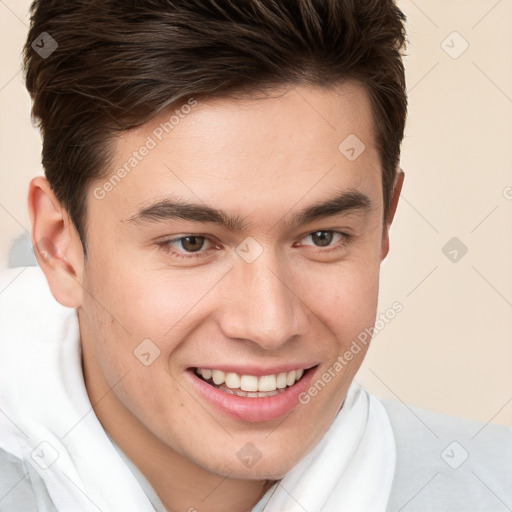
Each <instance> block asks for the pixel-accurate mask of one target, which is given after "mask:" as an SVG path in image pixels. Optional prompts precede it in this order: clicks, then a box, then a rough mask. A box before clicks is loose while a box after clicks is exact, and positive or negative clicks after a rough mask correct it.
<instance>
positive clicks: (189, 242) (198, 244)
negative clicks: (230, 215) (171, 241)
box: [178, 236, 205, 252]
mask: <svg viewBox="0 0 512 512" xmlns="http://www.w3.org/2000/svg"><path fill="white" fill-rule="evenodd" d="M178 240H179V241H180V243H181V246H182V247H183V249H185V251H187V252H196V251H199V250H201V249H202V248H203V245H204V240H205V238H204V236H184V237H182V238H179V239H178Z"/></svg>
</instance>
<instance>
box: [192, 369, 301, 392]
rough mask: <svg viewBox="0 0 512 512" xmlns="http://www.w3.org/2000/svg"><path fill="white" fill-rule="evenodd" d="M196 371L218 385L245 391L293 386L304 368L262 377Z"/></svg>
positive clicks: (271, 389) (219, 371) (218, 371)
mask: <svg viewBox="0 0 512 512" xmlns="http://www.w3.org/2000/svg"><path fill="white" fill-rule="evenodd" d="M196 372H197V373H198V374H199V375H201V376H202V377H203V379H205V380H208V379H210V378H211V379H213V382H214V383H215V384H216V385H217V386H220V385H221V384H224V383H225V384H226V386H227V387H228V388H231V389H237V388H240V389H241V390H243V391H275V390H276V389H283V388H285V387H286V386H293V384H295V383H296V382H297V381H298V380H299V379H300V378H301V377H302V375H303V373H304V370H292V371H290V372H282V373H278V374H274V375H262V376H261V377H256V376H255V375H238V373H233V372H223V371H222V370H209V369H203V368H198V369H197V370H196Z"/></svg>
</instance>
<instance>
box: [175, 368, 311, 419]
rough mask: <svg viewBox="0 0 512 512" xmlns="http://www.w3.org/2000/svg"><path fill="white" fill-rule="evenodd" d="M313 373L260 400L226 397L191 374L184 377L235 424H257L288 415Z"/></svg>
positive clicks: (233, 396)
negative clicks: (243, 422) (240, 422)
mask: <svg viewBox="0 0 512 512" xmlns="http://www.w3.org/2000/svg"><path fill="white" fill-rule="evenodd" d="M315 370H316V368H311V369H309V370H308V371H307V372H306V373H305V374H304V375H303V376H302V378H301V379H300V380H299V381H298V382H297V383H296V384H294V385H293V386H291V387H289V388H287V389H286V391H283V392H281V393H279V394H277V395H274V396H266V397H261V398H250V397H244V396H236V395H230V394H229V393H226V392H224V391H221V390H220V389H217V388H215V387H213V386H211V385H210V384H208V383H207V382H205V381H204V380H203V379H201V378H199V377H198V376H197V375H196V374H195V372H194V371H193V370H188V371H186V372H185V373H186V374H187V375H188V376H189V378H190V379H191V381H192V384H193V385H194V387H195V388H196V389H197V390H198V391H199V393H200V394H201V395H202V396H203V397H204V398H206V400H207V401H208V402H210V403H211V404H213V405H214V406H215V407H217V408H218V409H220V410H221V411H222V412H224V413H225V414H227V415H228V416H231V417H232V418H234V419H236V420H239V421H246V422H249V423H257V422H263V421H271V420H275V419H278V418H280V417H282V416H284V415H286V414H288V413H290V412H291V411H292V409H293V408H294V407H296V406H297V404H299V395H300V394H301V393H302V392H304V391H305V390H306V389H307V388H308V386H309V382H310V381H311V379H312V377H313V374H314V373H315Z"/></svg>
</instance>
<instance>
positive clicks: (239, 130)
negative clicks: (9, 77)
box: [0, 0, 512, 512]
mask: <svg viewBox="0 0 512 512" xmlns="http://www.w3.org/2000/svg"><path fill="white" fill-rule="evenodd" d="M404 19H405V18H404V16H403V14H402V13H401V12H400V10H399V9H398V8H397V7H396V5H395V4H394V3H393V2H392V1H391V0H389V1H383V0H378V1H377V0H373V1H361V2H351V1H334V0H331V1H325V0H324V1H320V0H296V1H290V2H279V3H277V2H273V1H271V0H268V1H264V0H253V1H250V2H249V1H248V2H236V1H234V0H223V1H215V0H195V1H189V2H171V1H164V0H159V1H158V0H154V1H142V2H120V1H114V0H105V1H102V2H91V1H89V2H87V1H83V0H82V1H79V0H71V1H69V2H65V3H63V2H55V1H48V0H36V1H35V2H34V4H33V6H32V20H31V27H30V32H29V35H28V38H27V43H26V47H25V66H26V82H27V88H28V90H29V92H30V94H31V96H32V99H33V102H34V103H33V115H34V118H35V119H36V120H37V122H38V123H39V125H40V128H41V132H42V135H43V155H42V160H43V165H44V168H45V178H43V177H38V178H34V179H33V180H32V182H31V184H30V190H29V198H28V204H29V212H30V217H31V222H32V242H33V245H34V249H35V254H36V257H37V259H38V263H39V267H40V268H39V267H38V268H33V269H29V270H27V271H25V272H24V273H23V274H22V275H20V276H19V277H18V278H17V279H16V281H15V282H13V283H12V284H11V285H10V286H8V287H7V288H6V290H5V292H4V293H3V294H2V295H1V296H0V297H1V299H0V300H1V301H2V302H1V308H2V310H1V313H0V318H1V319H2V324H1V329H2V331H1V335H2V340H5V341H4V342H3V346H2V350H3V351H4V358H3V359H4V363H3V365H4V367H5V368H3V371H2V378H3V382H2V384H3V386H2V411H3V413H4V414H3V415H2V428H3V430H4V431H5V432H6V435H5V436H4V437H3V439H2V444H1V452H0V453H1V455H2V457H1V468H2V469H1V470H2V474H3V475H5V478H4V480H3V482H4V483H3V484H2V485H3V487H2V494H1V496H0V498H1V501H0V507H1V510H24V511H25V510H59V511H60V510H104V511H111V510H113V511H115V510H122V511H129V510H134V511H135V510H137V511H140V510H168V511H178V510H179V511H182V510H183V511H187V510H188V511H200V512H202V511H209V512H220V511H223V512H228V511H229V512H238V511H249V510H253V511H267V512H269V511H276V512H277V511H296V510H297V511H299V510H306V511H313V510H317V511H325V512H331V511H338V510H340V511H341V510H350V511H368V510H372V511H373V510H375V511H380V510H401V509H403V510H502V509H506V507H510V506H512V493H511V489H512V485H510V483H511V481H512V462H511V461H512V434H511V432H510V429H507V428H505V427H496V426H490V425H479V424H477V423H473V422H466V421H464V420H456V419H452V418H447V417H443V416H441V415H437V414H435V413H428V412H421V411H417V410H414V409H411V408H407V407H405V406H403V405H400V404H396V403H393V402H389V401H386V400H381V399H378V398H376V397H373V396H371V395H370V394H368V393H367V392H366V391H365V390H364V389H362V388H361V387H360V386H359V385H358V384H357V383H356V382H355V381H354V380H353V379H354V376H355V374H356V372H357V370H358V369H359V367H360V365H361V363H362V360H363V358H364V355H365V353H366V351H367V349H368V344H369V343H368V341H369V340H368V339H367V338H368V336H366V338H365V337H364V336H363V335H362V333H367V332H371V330H372V326H373V325H374V324H375V320H376V308H377V296H378V284H379V268H380V263H381V261H382V260H383V259H384V258H385V257H386V255H387V253H388V251H389V236H388V233H389V227H390V225H391V223H392V220H393V216H394V214H395V211H396V207H397V203H398V199H399V196H400V191H401V188H402V183H403V179H404V174H403V172H402V171H401V170H400V169H399V167H398V165H399V155H400V144H401V140H402V137H403V130H404V124H405V117H406V103H407V102H406V95H405V81H404V70H403V65H402V60H401V50H402V48H403V45H404V40H405V34H404V27H403V22H404ZM8 279H12V276H8ZM6 283H7V281H6ZM392 309H393V310H394V311H395V312H399V311H400V304H396V305H393V307H392ZM429 430H430V431H429ZM465 454H466V455H465ZM500 507H501V508H500Z"/></svg>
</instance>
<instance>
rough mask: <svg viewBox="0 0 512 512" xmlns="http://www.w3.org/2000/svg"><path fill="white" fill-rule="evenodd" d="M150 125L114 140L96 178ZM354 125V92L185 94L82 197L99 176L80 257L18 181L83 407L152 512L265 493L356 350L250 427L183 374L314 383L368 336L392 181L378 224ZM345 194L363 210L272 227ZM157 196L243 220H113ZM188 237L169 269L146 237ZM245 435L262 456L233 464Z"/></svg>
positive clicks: (371, 178) (311, 437) (373, 184)
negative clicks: (188, 101)
mask: <svg viewBox="0 0 512 512" xmlns="http://www.w3.org/2000/svg"><path fill="white" fill-rule="evenodd" d="M168 118H169V113H165V114H162V115H161V116H159V117H158V118H156V119H154V120H153V121H151V122H150V123H148V124H146V125H144V126H142V127H140V128H137V129H136V130H132V131H130V132H128V133H125V134H123V135H122V136H120V137H119V138H118V139H117V140H116V141H115V158H114V161H113V162H112V166H111V168H110V171H109V176H110V175H111V174H112V173H114V172H115V171H116V169H118V168H119V167H121V166H122V165H123V163H124V162H126V160H127V159H128V158H129V157H130V155H131V154H132V152H133V151H134V150H136V149H137V148H139V147H140V146H142V145H143V144H144V142H145V141H146V140H147V137H148V135H151V133H152V131H153V130H154V129H155V127H157V126H158V125H159V123H161V122H162V121H164V120H167V119H168ZM372 129H373V121H372V117H371V113H370V103H369V100H368V97H367V96H366V93H365V92H364V90H363V88H362V86H361V85H359V84H358V83H356V82H345V83H344V84H342V85H338V86H336V87H333V88H330V89H327V88H319V87H312V86H301V87H296V88H281V89H275V90H274V91H273V92H272V94H269V95H267V96H265V97H263V96H261V97H259V98H227V99H216V100H208V101H204V100H201V101H200V102H198V105H197V106H195V107H194V108H193V109H192V111H191V113H190V114H188V115H187V116H184V118H183V119H181V120H180V123H179V125H178V126H176V127H175V128H174V129H173V131H172V132H171V133H170V134H169V135H168V136H166V137H165V138H164V139H163V140H162V141H161V142H160V143H159V144H158V145H157V146H156V147H155V148H154V149H152V150H151V151H150V152H149V154H148V155H147V156H146V157H145V158H144V159H142V161H140V162H139V163H138V165H137V167H136V168H135V169H134V170H132V171H131V173H130V174H128V175H127V176H126V177H125V178H124V179H123V180H122V181H121V183H119V184H117V185H116V186H115V187H114V188H113V190H111V191H110V192H108V193H107V194H106V195H105V197H104V198H103V199H97V198H96V197H94V195H93V190H94V188H95V187H97V186H102V185H103V184H104V183H105V179H103V180H98V182H96V183H94V184H93V185H91V187H90V188H89V190H88V191H87V212H88V213H87V233H86V237H87V243H88V256H87V259H84V256H83V252H82V247H81V244H80V241H79V238H78V235H77V233H76V231H75V229H74V227H73V225H72V224H71V222H70V219H69V217H68V215H67V213H66V211H65V210H64V208H63V207H62V206H61V205H60V204H59V202H58V201H57V200H56V198H55V197H54V195H53V193H52V192H51V190H50V188H49V185H48V183H47V181H46V180H45V179H44V178H43V177H37V178H34V179H33V180H32V182H31V184H30V190H29V211H30V217H31V222H32V241H33V244H34V245H36V244H37V243H38V241H40V240H42V239H46V240H49V241H50V242H51V246H52V247H53V248H54V250H53V252H52V253H51V257H48V256H47V257H46V258H45V257H43V255H42V254H40V253H38V261H39V264H40V265H41V267H42V269H43V271H44V273H45V275H46V277H47V280H48V283H49V286H50V288H51V291H52V294H53V295H54V297H55V298H56V300H57V301H58V302H60V303H61V304H63V305H64V306H68V307H73V308H77V312H78V320H79V327H80V334H81V342H82V347H83V368H84V376H85V383H86V388H87V391H88V394H89V397H90V399H91V403H92V404H93V406H94V410H95V412H96V415H97V417H98V419H99V421H100V422H101V423H102V425H103V427H104V428H105V430H106V431H107V432H108V433H109V434H110V435H111V436H112V437H113V439H114V440H115V441H116V443H117V444H118V445H119V446H120V447H121V448H122V449H123V451H124V452H125V453H126V454H127V455H128V456H129V457H130V459H131V460H133V461H134V463H135V464H136V465H137V466H138V467H139V469H140V470H141V471H142V472H143V474H144V475H145V476H146V477H147V479H148V480H149V482H150V483H151V484H152V485H153V487H154V489H155V490H156V492H157V494H158V495H159V496H160V498H161V499H162V501H163V502H164V504H165V506H166V507H167V508H168V510H190V509H192V507H195V509H197V510H198V511H202V510H208V511H211V512H221V511H223V512H227V511H229V512H234V511H245V510H250V508H251V507H252V506H254V505H255V503H256V502H257V501H258V500H259V499H260V497H261V495H262V493H263V492H264V491H265V483H266V482H267V481H274V480H277V479H279V478H282V477H283V476H284V475H285V474H286V472H287V471H289V470H290V469H291V468H292V467H293V466H294V465H295V464H297V463H298V462H299V461H300V460H301V459H302V458H303V457H304V456H305V455H306V453H308V452H309V451H310V450H311V449H312V448H313V447H314V446H315V444H316V443H317V442H318V441H319V440H320V438H321V437H322V435H323V434H324V433H325V431H326V430H327V429H328V427H329V425H330V424H331V423H332V421H333V419H334V417H335V415H336V414H337V412H338V411H339V409H340V407H341V406H342V404H343V400H344V397H345V395H346V392H347V390H348V387H349V385H350V383H351V382H352V379H353V377H354V375H355V373H356V372H357V370H358V368H359V367H360V365H361V363H362V360H363V358H364V355H365V353H366V350H364V347H363V350H361V352H360V353H359V354H357V355H356V356H354V358H353V359H352V360H351V361H350V363H349V364H348V365H347V366H345V367H344V368H343V371H341V372H339V373H338V374H337V375H336V377H335V378H334V379H333V380H332V381H331V382H330V383H329V384H328V385H327V386H326V387H325V389H323V390H322V391H321V392H319V393H318V394H317V395H316V396H315V397H314V398H312V399H311V401H310V402H309V403H308V404H307V405H302V404H298V405H297V406H296V407H295V408H294V409H293V410H292V412H291V413H290V414H289V415H288V416H286V417H285V418H279V419H278V420H272V421H266V422H256V423H248V422H243V421H240V420H236V419H234V418H232V417H230V416H227V415H226V414H224V413H223V412H221V411H219V410H218V409H217V408H215V407H214V406H212V405H211V404H210V403H209V402H207V401H205V399H204V398H203V397H202V396H201V395H200V394H199V393H198V392H197V391H196V390H195V389H192V388H191V386H190V383H189V381H188V380H187V379H186V378H185V372H186V370H187V368H190V367H198V366H199V367H206V368H208V367H210V368H212V367H213V368H215V367H216V364H217V365H220V364H238V365H244V364H252V365H256V366H260V367H268V366H270V365H276V364H279V363H283V362H284V363H289V362H290V361H294V362H295V361H297V362H303V361H314V362H317V363H318V364H319V367H318V369H317V376H319V375H321V374H322V373H323V372H324V371H326V370H327V369H328V368H329V367H331V366H332V364H333V363H334V361H335V360H336V358H337V356H338V355H340V354H343V353H344V352H345V351H346V350H347V349H348V347H349V346H350V344H351V343H352V341H353V340H354V339H356V338H357V335H358V334H359V333H360V332H362V331H364V329H365V328H367V327H371V326H373V324H374V322H375V317H376V309H377V297H378V287H379V270H380V263H381V261H382V260H383V259H384V258H385V256H386V255H387V253H388V250H389V239H388V229H389V226H390V224H391V222H392V220H393V216H394V213H395V209H396V206H397V202H398V198H399V195H400V190H401V187H402V182H403V173H402V172H401V171H399V173H398V178H397V181H396V185H395V189H394V193H393V196H392V201H391V206H390V208H389V212H388V215H387V218H386V219H384V218H383V203H382V183H381V167H380V162H379V157H378V153H377V150H376V148H375V143H374V135H373V132H372ZM349 134H356V135H357V137H358V138H359V139H360V140H361V141H363V142H364V144H365V146H366V149H365V151H364V152H363V153H362V154H361V155H360V156H359V157H358V158H357V159H356V160H355V161H350V160H349V159H347V158H346V157H345V156H344V155H343V154H342V153H341V152H340V151H339V150H338V145H339V144H340V143H341V142H342V141H343V140H344V139H345V138H346V137H347V136H348V135H349ZM109 176H108V177H109ZM108 177H107V178H108ZM349 189H350V190H357V191H360V192H362V193H364V194H365V195H366V196H368V198H369V199H370V201H371V208H370V209H368V210H367V211H352V212H350V213H345V214H341V215H337V216H332V217H327V218H323V219H319V220H316V221H314V222H312V223H310V224H304V225H295V226H290V225H288V224H287V222H286V221H287V220H288V219H290V218H291V217H292V216H293V214H294V213H295V212H297V211H299V210H301V209H303V208H305V207H307V206H310V205H312V204H314V203H316V202H318V201H323V200H326V199H328V198H331V197H333V195H334V193H335V192H336V191H337V192H342V191H347V190H349ZM171 193H172V194H173V195H175V196H178V197H180V198H182V199H184V200H187V201H194V202H200V203H205V204H207V205H209V206H212V207H215V208H218V209H222V210H224V211H226V212H229V213H231V214H233V215H236V216H239V217H240V218H243V219H245V220H246V221H247V222H249V223H250V226H249V227H248V228H247V229H246V230H244V231H241V232H230V231H229V230H227V229H226V228H225V227H222V226H218V225H214V224H211V223H206V222H202V223H197V222H190V221H185V220H180V219H171V220H169V219H166V220H160V221H159V222H152V223H150V222H130V221H128V220H127V219H129V218H130V217H131V216H133V215H134V214H135V213H136V212H137V211H138V210H139V209H140V207H141V206H142V205H147V204H148V203H149V202H151V201H152V200H155V199H160V198H163V197H165V196H166V195H167V194H171ZM317 231H335V232H343V233H348V234H350V235H351V236H350V239H349V240H348V241H347V240H345V239H344V238H343V237H341V236H340V235H336V234H335V235H334V236H333V238H332V242H331V243H330V245H329V246H327V247H325V246H320V245H318V240H317V239H316V238H314V237H312V236H311V234H312V233H315V232H317ZM193 234H196V235H200V234H202V235H206V236H208V237H210V238H211V239H212V240H213V241H212V242H208V241H207V240H205V242H204V246H203V248H202V249H201V251H203V252H202V255H201V256H200V257H198V258H193V259H189V260H187V259H180V258H179V257H177V256H176V255H174V254H173V253H172V252H166V251H165V250H164V248H163V246H159V245H158V244H157V242H162V241H163V240H166V239H171V238H176V237H178V236H187V235H193ZM249 236H250V237H252V238H254V239H255V240H256V241H257V242H258V244H260V246H261V247H262V249H263V252H262V254H261V255H260V256H259V257H258V258H257V259H256V260H255V261H254V262H253V263H250V264H249V263H247V262H246V261H244V259H242V258H241V257H240V256H239V255H238V253H237V252H236V248H237V246H239V244H241V242H242V241H243V240H244V239H246V238H247V237H249ZM187 247H189V246H186V245H184V244H183V243H180V242H174V243H173V244H172V245H171V246H170V250H171V251H174V252H175V253H179V254H187V252H186V248H187ZM215 247H216V248H215ZM333 247H337V248H336V249H334V250H333ZM327 250H330V252H327ZM188 254H190V252H189V253H188ZM194 254H197V253H194ZM146 338H149V339H151V340H152V342H153V343H154V344H155V345H157V346H158V348H159V350H160V355H159V357H157V358H156V359H155V360H154V361H153V362H152V364H151V365H149V366H145V365H143V364H141V362H140V361H139V360H138V359H137V358H136V357H134V353H133V351H134V349H136V347H137V346H138V345H139V344H140V343H141V341H142V340H144V339H146ZM246 443H253V444H254V445H255V446H256V447H257V449H258V450H259V452H260V453H261V454H262V457H261V459H260V460H259V461H258V462H257V463H256V464H255V465H253V466H252V467H250V468H248V467H246V466H245V465H244V464H243V463H242V462H241V460H240V459H239V458H238V457H237V452H238V451H239V450H240V449H241V448H242V447H244V446H245V445H246Z"/></svg>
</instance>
